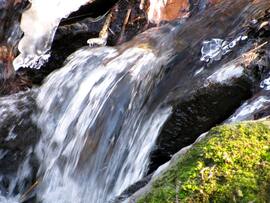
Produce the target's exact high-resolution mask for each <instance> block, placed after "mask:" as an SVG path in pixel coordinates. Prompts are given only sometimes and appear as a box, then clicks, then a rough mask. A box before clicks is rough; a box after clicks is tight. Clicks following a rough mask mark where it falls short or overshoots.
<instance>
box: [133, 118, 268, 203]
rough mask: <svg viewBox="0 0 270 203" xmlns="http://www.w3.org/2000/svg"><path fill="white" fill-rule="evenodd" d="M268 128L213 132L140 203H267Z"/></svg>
mask: <svg viewBox="0 0 270 203" xmlns="http://www.w3.org/2000/svg"><path fill="white" fill-rule="evenodd" d="M269 126H270V125H269V124H268V122H263V123H262V122H258V123H257V122H248V123H240V124H235V125H223V126H220V127H215V128H213V129H212V130H211V131H210V132H209V133H208V135H207V136H206V138H205V139H204V140H203V141H201V142H199V143H197V144H195V145H194V146H193V147H192V149H190V150H189V151H188V152H187V153H186V154H185V155H184V156H183V157H181V158H179V160H177V163H176V164H175V165H174V166H172V167H171V168H170V169H169V170H168V171H166V172H165V173H164V175H163V176H162V177H160V178H159V179H158V180H156V181H155V182H154V183H153V188H152V190H151V191H150V192H149V193H148V194H146V195H145V196H144V197H142V198H141V199H139V200H138V202H139V203H174V202H217V203H221V202H254V203H255V202H270V129H269Z"/></svg>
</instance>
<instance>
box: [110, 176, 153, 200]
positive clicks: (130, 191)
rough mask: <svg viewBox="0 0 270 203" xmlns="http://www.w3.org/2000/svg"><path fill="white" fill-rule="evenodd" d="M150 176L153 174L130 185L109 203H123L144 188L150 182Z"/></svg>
mask: <svg viewBox="0 0 270 203" xmlns="http://www.w3.org/2000/svg"><path fill="white" fill-rule="evenodd" d="M152 175H153V174H150V175H148V176H146V177H144V178H143V179H141V180H139V181H138V182H136V183H134V184H132V185H131V186H129V187H128V188H127V189H126V190H125V191H123V192H122V194H121V195H119V196H118V197H116V198H115V199H114V200H112V201H110V203H121V202H123V201H124V200H126V199H127V198H128V197H129V196H130V195H132V194H134V193H135V192H136V191H138V190H139V189H141V188H143V187H144V186H146V185H147V184H148V183H149V181H150V180H151V178H152Z"/></svg>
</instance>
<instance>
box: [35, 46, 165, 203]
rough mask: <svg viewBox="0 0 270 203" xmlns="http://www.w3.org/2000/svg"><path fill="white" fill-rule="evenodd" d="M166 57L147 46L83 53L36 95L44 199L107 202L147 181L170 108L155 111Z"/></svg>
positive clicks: (38, 147)
mask: <svg viewBox="0 0 270 203" xmlns="http://www.w3.org/2000/svg"><path fill="white" fill-rule="evenodd" d="M167 57H168V55H167V54H166V53H163V55H162V56H160V57H158V58H157V56H155V54H154V53H153V52H152V51H151V50H148V49H143V48H136V47H135V48H129V49H127V50H125V51H124V52H123V53H119V51H118V50H117V49H114V48H97V49H94V50H91V49H85V50H80V51H78V52H76V53H75V54H73V55H72V56H71V57H70V62H69V63H68V64H67V65H66V66H65V67H64V68H62V69H61V70H60V71H58V72H56V73H54V74H52V75H51V77H50V78H49V79H48V81H47V82H46V83H45V85H43V87H42V88H41V90H40V92H39V94H38V98H37V101H38V106H39V108H40V109H41V113H40V115H39V116H37V121H38V124H39V126H40V127H41V128H42V140H41V141H40V143H39V145H38V146H37V148H36V149H37V154H38V157H39V160H40V162H41V163H42V166H41V168H40V174H39V176H40V177H41V179H42V181H41V183H40V185H39V187H38V194H37V196H38V199H40V200H41V201H42V202H43V203H47V202H48V203H49V202H59V203H61V202H63V203H68V202H78V203H80V202H87V203H89V202H93V203H98V202H100V203H104V202H108V201H109V200H111V199H112V198H114V197H115V196H117V195H119V194H120V193H121V192H122V191H123V190H124V189H126V188H127V187H128V186H129V185H131V184H132V183H134V182H136V181H137V180H139V179H140V178H142V177H143V175H144V173H145V169H146V168H147V166H148V165H147V163H148V157H149V153H150V149H151V148H152V146H153V145H154V143H155V140H156V137H157V135H158V133H159V129H160V127H161V126H162V124H163V123H164V122H165V120H166V118H167V117H168V116H169V114H170V108H165V107H162V106H160V105H157V107H156V108H154V109H153V108H152V110H151V111H149V109H151V106H149V105H150V103H148V101H149V100H150V97H151V90H152V89H153V88H154V87H155V86H156V85H157V84H158V83H159V80H160V79H161V78H162V75H163V72H164V70H163V69H162V68H161V67H162V64H163V63H165V62H166V60H167Z"/></svg>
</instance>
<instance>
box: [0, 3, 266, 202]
mask: <svg viewBox="0 0 270 203" xmlns="http://www.w3.org/2000/svg"><path fill="white" fill-rule="evenodd" d="M37 2H39V3H37ZM40 2H42V1H41V0H40V1H38V0H33V1H32V4H33V5H32V6H33V7H32V8H33V9H34V10H31V9H30V10H28V11H27V12H25V13H24V15H23V18H22V25H21V27H22V29H23V31H24V32H25V36H24V38H23V39H22V41H21V42H20V45H19V49H20V51H21V55H20V56H19V57H18V58H17V59H16V60H15V61H14V65H15V67H17V68H18V67H21V66H31V67H39V66H40V65H41V64H42V63H43V62H44V60H46V58H47V57H48V56H49V55H48V54H49V53H48V52H49V49H50V45H51V42H52V38H53V36H54V33H55V29H56V28H57V26H58V24H59V22H60V20H61V18H62V17H66V16H67V15H68V14H69V13H70V12H72V11H74V10H76V9H78V7H79V6H80V5H82V4H85V3H86V2H88V1H86V0H81V1H78V2H76V3H74V4H73V3H70V4H65V5H62V4H63V2H64V1H62V0H61V1H60V0H59V1H53V0H51V1H48V3H46V4H45V5H44V1H43V3H41V4H40ZM151 2H152V1H151ZM160 2H161V1H160ZM165 2H166V1H165ZM42 5H43V6H44V7H46V6H48V7H50V6H51V7H55V5H56V7H57V6H59V7H60V8H62V7H63V13H61V12H60V13H57V14H56V11H52V13H53V14H55V15H52V18H47V17H44V16H46V14H45V13H44V11H43V12H42V11H40V10H39V9H44V8H43V7H42ZM157 5H158V4H157ZM65 6H66V7H65ZM59 7H57V8H59ZM35 9H36V10H35ZM150 11H151V9H150ZM33 16H36V17H37V18H36V19H35V20H34V23H33V29H37V30H39V31H40V32H36V33H37V34H36V35H32V33H31V32H30V29H29V27H28V26H29V25H32V23H31V22H32V21H33V19H34V18H33ZM44 19H46V20H44ZM47 20H48V21H47ZM44 24H45V25H46V26H44V27H43V28H44V29H43V28H42V29H40V26H41V25H42V26H43V25H44ZM179 27H180V26H178V25H177V26H175V27H173V26H171V25H168V26H167V27H166V29H164V30H166V33H162V31H161V32H156V31H157V30H158V29H156V30H155V29H153V30H152V31H151V32H149V33H147V34H146V35H148V37H149V40H148V41H149V43H148V42H147V43H140V40H138V39H137V40H138V41H136V39H135V40H134V41H132V43H131V44H126V45H124V46H122V47H116V48H109V47H100V48H94V49H92V48H82V49H80V50H78V51H77V52H75V53H74V54H72V55H71V56H70V57H69V58H68V60H67V62H66V64H65V65H64V67H63V68H61V69H60V70H59V71H57V72H54V73H52V74H51V75H50V76H49V77H48V79H47V80H46V82H45V83H44V84H43V85H42V86H41V87H40V88H38V89H37V90H35V91H34V92H33V93H32V94H33V95H34V96H33V98H34V101H35V102H33V101H32V100H31V103H35V105H36V106H37V111H34V112H31V113H29V112H27V114H25V115H21V114H23V113H24V111H22V110H21V109H20V108H19V107H20V106H25V104H28V103H29V100H27V99H26V100H24V99H22V98H24V96H22V97H20V96H17V97H16V96H15V98H14V97H7V98H4V99H3V101H2V100H0V104H1V105H2V106H3V108H1V106H0V115H1V116H2V117H0V121H1V123H5V122H7V121H8V120H7V119H8V118H5V117H4V115H5V114H6V110H7V109H8V110H9V109H10V111H9V112H8V113H9V116H10V114H11V115H13V114H14V116H15V115H16V116H18V117H19V118H18V119H21V117H23V116H24V117H26V116H27V117H29V119H30V120H31V121H33V122H35V124H36V125H37V126H38V127H39V129H41V138H40V140H39V141H38V143H37V145H36V146H35V147H34V148H31V147H30V148H29V149H28V150H27V152H26V153H27V154H28V155H30V154H31V153H34V154H35V155H36V157H37V160H38V162H39V164H40V166H39V169H38V173H37V184H36V185H35V187H34V188H33V191H34V195H35V197H36V198H37V202H40V203H54V202H57V203H74V202H76V203H107V202H109V201H111V200H113V199H114V198H115V197H117V196H118V195H120V194H121V193H122V192H123V191H124V190H125V189H126V188H128V187H129V186H130V185H132V184H133V183H135V182H136V181H138V180H140V179H141V178H143V177H144V175H145V173H146V169H147V167H148V165H149V154H150V153H151V151H152V149H153V147H154V145H155V142H156V139H157V137H158V135H159V132H160V130H161V128H162V126H163V124H164V122H165V121H166V120H167V118H168V117H169V116H170V115H171V112H172V107H170V106H168V105H167V104H166V105H165V104H164V103H162V100H160V101H155V100H158V95H155V90H157V89H158V87H160V86H159V85H160V84H161V83H162V82H161V81H162V80H163V79H164V77H165V72H166V71H167V70H166V67H167V66H166V65H167V64H169V63H170V62H171V61H170V60H171V59H172V58H173V57H174V56H173V55H172V50H171V49H173V48H176V47H178V46H179V47H178V48H179V49H180V50H181V48H182V46H183V45H182V46H180V45H181V43H179V44H177V43H176V44H175V45H174V42H175V38H176V33H177V32H178V31H179V30H178V28H179ZM155 32H156V33H155ZM165 34H166V35H165ZM144 36H145V35H141V38H144ZM195 36H196V35H195ZM152 37H153V38H152ZM210 39H211V38H210ZM212 39H215V40H210V41H205V43H202V42H203V41H201V43H202V44H203V47H202V51H201V53H202V56H207V57H206V59H208V60H202V61H206V62H209V60H211V59H212V60H213V61H219V60H220V59H221V58H222V56H223V55H225V54H227V51H228V52H229V51H231V49H232V48H234V46H235V44H237V43H238V42H239V41H241V40H243V41H244V40H245V39H246V38H245V37H244V39H242V38H241V37H240V38H236V39H237V40H236V41H232V42H234V43H235V44H233V45H232V46H230V47H229V42H227V41H225V40H220V38H212ZM144 41H146V40H145V39H142V40H141V42H144ZM30 42H31V43H30ZM134 42H135V43H134ZM222 42H226V43H225V45H224V44H222ZM183 44H184V45H185V43H184V41H183ZM29 45H31V46H30V47H28V49H26V48H25V47H27V46H29ZM130 45H131V46H130ZM153 45H154V46H153ZM165 45H166V46H165ZM223 45H224V46H223ZM227 46H228V47H229V48H227ZM224 47H225V48H226V49H225V48H224ZM191 51H192V50H191ZM197 51H198V54H199V53H200V50H199V49H198V50H197ZM225 52H226V53H225ZM184 53H185V52H184ZM217 56H218V57H217ZM184 57H185V55H184ZM196 57H197V58H198V59H199V57H198V56H196ZM203 59H204V58H203ZM216 59H218V60H216ZM198 62H199V60H198ZM187 64H190V63H187ZM194 67H195V65H194ZM184 68H185V69H183V71H182V72H181V71H180V73H181V74H183V75H187V76H186V77H187V78H185V79H186V81H187V82H186V85H187V86H189V85H192V81H191V80H192V79H193V77H195V76H196V77H199V76H198V74H202V73H204V72H205V71H204V69H202V70H201V69H200V71H199V72H198V71H197V72H195V74H194V73H193V72H194V71H193V69H192V67H189V66H184ZM190 68H191V69H192V70H190V71H189V69H190ZM223 69H224V70H223ZM223 69H221V71H219V72H216V73H214V74H213V75H212V77H207V76H206V75H207V74H209V75H211V71H213V70H211V71H210V70H208V71H209V73H207V74H206V73H205V75H204V76H203V77H205V79H207V81H210V82H211V84H213V83H214V82H219V83H222V84H223V83H224V84H226V83H227V82H228V81H231V78H232V77H233V78H237V77H238V76H239V77H240V76H242V73H243V67H242V66H234V65H231V66H229V67H228V66H226V69H225V68H223ZM193 75H195V76H193ZM202 75H203V74H202ZM177 77H179V78H181V77H180V75H179V76H177ZM183 77H184V76H183ZM183 77H182V79H183ZM183 82H184V81H183ZM168 83H169V85H170V82H168ZM163 85H164V81H163ZM171 86H172V87H173V84H172V85H171ZM183 87H185V86H183ZM186 90H187V91H188V90H189V89H186ZM163 94H164V95H165V92H163ZM19 95H20V94H19ZM22 95H24V93H22ZM26 98H28V97H26ZM33 98H32V96H31V99H33ZM11 101H12V102H15V107H14V105H13V103H12V102H11ZM17 101H18V102H22V105H19V104H18V105H17V104H16V102H17ZM263 102H269V101H268V100H263ZM17 106H19V107H18V108H17ZM26 107H27V109H31V108H32V106H26ZM10 112H11V113H10ZM240 114H241V113H240ZM242 114H243V113H242ZM15 118H16V117H15ZM1 119H3V120H1ZM1 123H0V124H1ZM11 123H12V122H11ZM16 123H19V120H16ZM9 130H10V134H9V135H8V136H7V138H6V139H7V141H8V140H13V139H15V138H16V136H17V135H16V133H13V130H12V126H11V127H10V129H9ZM5 153H6V152H5V151H0V160H1V157H3V156H5V155H6V154H5ZM29 163H30V160H29V156H26V159H25V160H24V161H23V162H22V164H21V166H20V167H19V170H18V171H17V175H16V177H15V178H13V179H12V180H11V181H10V182H11V184H10V186H9V189H8V191H5V192H2V190H1V188H0V191H1V193H0V202H3V203H19V202H22V201H23V200H25V194H27V192H26V193H25V191H27V188H29V185H26V186H25V187H19V189H15V188H16V185H19V186H22V185H23V182H25V180H24V179H25V178H27V177H29V176H31V172H32V171H31V170H32V169H31V166H30V164H29ZM0 168H1V167H0ZM1 178H2V177H0V182H1ZM30 186H31V185H30ZM30 188H31V187H30ZM14 191H16V192H14ZM14 194H16V195H14Z"/></svg>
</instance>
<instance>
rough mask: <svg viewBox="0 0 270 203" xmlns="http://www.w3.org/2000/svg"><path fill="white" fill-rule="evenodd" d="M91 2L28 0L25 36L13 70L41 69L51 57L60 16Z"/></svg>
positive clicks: (24, 21) (88, 0)
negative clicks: (25, 68)
mask: <svg viewBox="0 0 270 203" xmlns="http://www.w3.org/2000/svg"><path fill="white" fill-rule="evenodd" d="M92 1H94V0H76V1H73V0H31V1H30V2H31V4H32V5H31V7H30V9H29V10H27V11H25V12H24V13H23V15H22V20H21V29H22V31H23V32H24V37H23V38H22V39H21V41H20V43H19V45H18V49H19V51H20V55H19V56H18V57H17V58H16V59H15V60H14V62H13V65H14V68H15V70H18V69H19V68H20V67H30V68H40V67H41V65H42V64H43V63H44V62H46V61H47V60H48V58H49V57H50V49H51V44H52V41H53V38H54V35H55V32H56V29H57V27H58V25H59V23H60V21H61V19H62V18H66V17H67V16H68V15H69V14H70V13H72V12H73V11H76V10H78V9H79V8H80V6H82V5H85V4H87V3H90V2H92Z"/></svg>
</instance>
